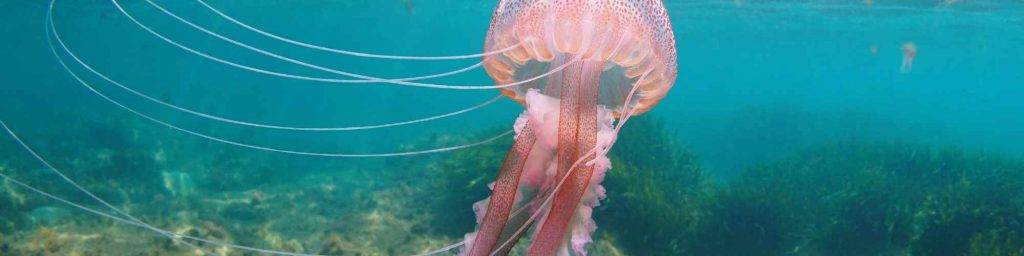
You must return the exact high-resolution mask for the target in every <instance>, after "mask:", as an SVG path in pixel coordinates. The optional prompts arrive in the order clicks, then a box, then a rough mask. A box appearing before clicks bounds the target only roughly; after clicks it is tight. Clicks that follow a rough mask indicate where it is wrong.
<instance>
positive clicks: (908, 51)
mask: <svg viewBox="0 0 1024 256" xmlns="http://www.w3.org/2000/svg"><path fill="white" fill-rule="evenodd" d="M900 49H902V50H903V64H901V65H900V73H910V70H911V69H913V68H914V57H917V44H915V43H914V42H905V43H903V46H902V47H900Z"/></svg>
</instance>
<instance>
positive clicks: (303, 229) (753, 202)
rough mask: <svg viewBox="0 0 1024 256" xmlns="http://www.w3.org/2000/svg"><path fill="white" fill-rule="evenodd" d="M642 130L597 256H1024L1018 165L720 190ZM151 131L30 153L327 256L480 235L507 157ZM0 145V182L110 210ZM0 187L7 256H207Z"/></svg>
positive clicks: (953, 151)
mask: <svg viewBox="0 0 1024 256" xmlns="http://www.w3.org/2000/svg"><path fill="white" fill-rule="evenodd" d="M634 120H635V121H632V122H631V123H630V124H629V125H627V126H626V128H625V129H624V131H623V133H622V135H621V139H620V142H619V143H618V144H617V145H616V148H615V150H614V151H613V152H612V153H611V157H612V160H613V162H614V166H613V169H612V170H611V171H610V172H609V174H608V177H607V178H606V179H605V183H604V185H605V186H606V188H607V190H608V198H607V199H605V200H604V201H602V205H601V206H600V207H598V208H597V209H596V211H595V214H594V216H595V217H596V218H597V223H598V226H599V228H598V231H597V233H596V235H595V238H596V241H597V242H596V243H594V244H592V246H591V247H592V248H591V249H590V252H591V254H592V255H680V254H684V255H686V254H692V255H1024V161H1021V160H1020V159H1013V158H1007V157H1005V156H1001V155H999V154H998V153H982V152H971V151H968V150H963V149H958V148H951V147H942V148H935V147H933V146H925V145H917V144H914V143H910V142H893V141H860V140H854V139H850V140H842V141H834V142H829V143H824V144H821V145H817V146H812V147H809V148H807V149H806V150H804V151H802V152H800V153H797V154H794V155H791V156H786V157H781V160H773V161H769V162H765V163H762V164H758V165H755V166H754V167H751V168H747V169H746V170H745V171H743V172H742V174H740V175H739V176H738V177H736V178H733V179H730V180H728V181H713V179H712V178H711V176H710V175H709V174H708V173H707V172H706V171H705V170H703V169H702V168H701V167H700V165H699V164H698V162H697V158H696V157H697V156H694V155H693V154H691V153H689V152H688V151H687V150H686V149H685V148H684V147H683V146H681V145H680V144H678V143H676V141H677V139H676V138H674V137H673V136H671V135H670V133H669V132H667V131H666V130H665V128H664V127H663V126H661V125H660V124H659V123H658V122H657V121H656V120H654V119H653V118H647V117H642V118H637V119H634ZM140 125H143V124H138V123H132V122H129V121H117V120H102V119H98V120H91V121H89V122H88V123H87V124H84V125H79V126H74V127H73V128H68V129H67V130H65V131H63V132H62V134H64V135H61V136H53V137H52V138H51V139H50V140H48V141H35V142H33V145H36V146H38V147H39V148H38V149H40V151H41V152H46V155H47V157H49V158H50V160H52V161H53V162H55V163H59V164H58V165H59V168H62V170H65V171H66V172H67V173H68V174H69V176H71V177H72V178H73V179H76V180H77V181H79V182H81V183H82V184H84V185H85V186H86V187H87V188H88V189H89V190H91V191H93V192H95V193H96V194H98V195H99V196H100V197H103V198H106V199H108V200H110V201H111V203H113V204H114V205H117V206H120V207H123V208H124V209H127V210H129V211H130V212H131V213H133V214H135V215H136V216H138V217H140V218H141V219H143V220H146V221H148V222H150V223H151V224H153V225H155V226H158V227H161V228H164V229H168V230H172V231H176V232H180V233H184V234H189V235H193V236H197V237H203V238H208V239H215V240H221V241H225V242H229V243H235V244H242V245H247V246H254V247H260V248H267V249H275V250H284V251H294V252H306V253H319V254H332V255H410V254H416V253H422V252H426V251H430V250H432V249H436V248H440V247H443V246H445V245H448V244H451V243H454V242H457V241H459V240H460V239H461V238H462V236H463V235H464V234H465V233H466V232H469V231H471V230H472V229H473V226H474V222H473V220H474V218H473V212H472V209H471V207H470V206H471V204H472V203H473V202H475V201H477V200H480V199H482V198H484V197H485V196H486V195H487V193H488V190H487V187H486V184H487V183H489V182H490V180H491V179H492V178H493V176H494V173H495V172H496V170H497V166H498V165H499V162H500V161H501V159H502V157H503V154H504V152H505V150H506V149H507V147H508V145H509V144H510V143H509V142H508V141H503V142H501V143H494V144H491V145H485V146H481V147H476V148H471V149H467V150H461V151H457V152H454V153H448V154H438V155H432V156H427V157H409V158H390V159H386V160H379V161H368V162H350V161H313V160H312V159H308V158H296V159H291V160H281V159H282V157H280V156H276V155H271V154H266V155H263V154H253V153H252V152H247V151H244V150H236V149H230V148H225V147H224V146H221V145H208V144H205V143H197V142H191V143H186V142H181V141H187V140H181V139H180V137H181V135H170V134H157V133H159V132H154V131H152V130H155V129H136V128H134V127H139V126H140ZM495 130H497V128H496V129H495ZM495 130H490V131H483V132H480V133H479V134H478V135H475V136H472V137H469V138H465V137H459V136H451V135H437V136H432V137H430V138H424V139H423V140H421V141H418V142H415V143H410V144H409V145H406V147H409V148H419V147H425V146H431V145H450V144H451V143H453V142H459V141H472V140H474V139H478V138H483V137H486V136H488V135H489V134H492V133H493V131H495ZM62 136H63V137H62ZM160 138H177V139H160ZM2 142H3V143H5V144H7V145H5V146H3V147H0V151H4V152H0V172H3V173H5V174H8V175H12V176H14V177H17V178H19V179H21V180H23V181H27V182H29V183H31V184H33V185H34V186H37V187H39V188H42V189H45V190H47V191H50V192H53V193H55V194H57V195H60V196H63V197H66V198H69V199H71V200H73V201H76V202H82V203H84V204H85V205H87V206H90V207H93V208H96V209H102V208H101V207H99V205H98V204H96V203H94V202H91V201H89V200H88V198H86V197H85V196H84V195H82V194H80V193H78V192H76V191H74V190H72V188H71V187H70V186H69V185H67V184H65V183H63V181H61V180H59V179H58V178H56V176H54V174H53V173H52V172H50V171H49V170H47V169H40V168H39V164H38V163H37V162H33V161H32V159H31V158H30V156H29V155H27V154H25V153H24V152H22V151H20V149H18V148H16V147H14V146H12V145H14V144H13V142H12V141H10V140H9V139H5V140H2ZM168 159H188V160H187V161H168ZM172 162H173V163H176V164H170V163H172ZM0 190H2V192H0V209H3V210H2V211H0V255H200V253H199V252H198V251H197V250H195V249H190V248H189V247H187V246H183V245H182V244H178V243H177V242H172V241H170V240H168V239H165V238H163V237H160V236H158V235H155V234H154V233H152V232H150V231H147V230H144V229H141V228H137V227H133V226H128V225H123V224H120V223H117V222H114V221H111V220H108V219H103V218H99V217H97V216H95V215H91V214H88V213H85V212H83V211H80V210H78V209H74V208H70V207H67V206H64V205H61V204H59V203H57V202H55V201H52V200H50V199H47V198H44V197H41V196H38V195H36V194H33V193H32V192H30V191H27V190H25V189H22V188H20V187H17V186H15V185H14V184H12V183H11V182H8V181H4V182H0ZM209 248H210V250H211V251H213V252H217V253H218V254H222V255H250V254H252V253H247V252H245V251H240V250H237V249H230V248H226V247H221V246H210V247H209Z"/></svg>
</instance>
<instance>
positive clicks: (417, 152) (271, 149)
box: [51, 48, 512, 158]
mask: <svg viewBox="0 0 1024 256" xmlns="http://www.w3.org/2000/svg"><path fill="white" fill-rule="evenodd" d="M51 50H53V54H54V56H56V57H57V62H58V63H59V64H60V65H61V67H62V68H63V69H64V70H65V71H66V72H67V73H68V74H69V75H71V77H72V78H74V79H75V80H77V81H78V82H79V83H80V84H82V85H83V86H85V87H86V89H88V90H89V91H91V92H92V93H93V94H96V95H97V96H100V98H102V99H104V100H106V101H108V102H110V103H112V104H114V105H115V106H118V107H120V108H122V109H124V110H126V111H128V112H130V113H132V114H135V115H136V116H139V117H142V118H143V119H146V120H149V121H151V122H154V123H157V124H160V125H163V126H166V127H168V128H171V129H174V130H177V131H179V132H184V133H187V134H190V135H193V136H197V137H200V138H203V139H207V140H211V141H215V142H220V143H224V144H229V145H233V146H238V147H243V148H249V149H256V150H262V151H268V152H276V153H284V154H292V155H304V156H318V157H343V158H368V157H393V156H412V155H422V154H431V153H440V152H448V151H453V150H459V149H464V148H470V147H475V146H479V145H483V144H487V143H490V142H492V141H495V140H497V139H499V138H502V137H505V136H506V135H509V134H511V133H512V131H507V132H504V133H502V134H499V135H497V136H494V137H491V138H488V139H485V140H482V141H477V142H473V143H468V144H462V145H455V146H449V147H441V148H433V149H424V150H413V151H401V152H388V153H365V154H355V153H323V152H310V151H298V150H288V149H280V148H274V147H267V146H258V145H252V144H246V143H242V142H237V141H232V140H228V139H223V138H218V137H215V136H211V135H207V134H203V133H199V132H196V131H192V130H189V129H185V128H181V127H178V126H176V125H173V124H171V123H168V122H165V121H162V120H160V119H157V118H154V117H152V116H149V115H146V114H144V113H142V112H139V111H138V110H135V109H134V108H131V107H128V106H126V105H124V104H122V103H120V102H118V101H116V100H114V99H112V98H110V97H109V96H107V95H106V94H103V93H102V92H100V91H99V90H96V88H94V87H93V86H92V85H89V83H88V82H85V80H83V79H82V78H81V77H79V76H78V74H76V73H75V72H74V71H71V68H70V67H68V65H67V63H65V62H64V60H63V59H62V58H61V57H60V55H58V53H57V52H56V49H52V48H51Z"/></svg>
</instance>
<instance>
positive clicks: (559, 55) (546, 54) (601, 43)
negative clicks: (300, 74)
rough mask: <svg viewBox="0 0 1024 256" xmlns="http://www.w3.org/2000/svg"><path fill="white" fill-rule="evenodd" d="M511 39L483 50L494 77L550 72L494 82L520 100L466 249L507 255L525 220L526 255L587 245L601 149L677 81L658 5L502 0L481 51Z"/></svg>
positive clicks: (617, 0) (477, 255) (647, 0)
mask: <svg viewBox="0 0 1024 256" xmlns="http://www.w3.org/2000/svg"><path fill="white" fill-rule="evenodd" d="M508 47H513V48H512V50H509V51H506V52H503V53H502V54H496V55H491V56H487V57H485V58H484V67H485V69H486V71H487V73H488V74H489V75H490V76H491V77H492V78H493V79H494V81H495V82H496V83H497V84H499V85H501V84H512V83H516V82H521V81H524V80H526V79H528V78H533V77H538V76H541V75H542V74H550V75H548V76H545V77H544V78H543V79H536V80H533V81H530V82H528V83H523V84H519V85H516V86H510V87H502V88H501V89H500V90H501V92H502V94H504V95H505V96H507V97H509V98H511V99H513V100H515V101H516V102H519V103H520V104H522V105H523V106H525V107H526V110H525V111H524V112H523V114H522V115H521V116H520V117H519V119H518V120H517V121H516V125H515V130H516V139H515V142H514V143H513V146H512V149H510V150H509V152H508V153H507V155H506V156H505V160H504V162H503V164H502V166H501V169H500V170H499V172H498V177H497V180H496V181H495V183H493V185H492V194H491V197H489V198H488V199H485V200H483V201H480V202H478V203H477V204H475V205H474V207H473V208H474V210H475V211H476V212H477V215H478V216H477V221H478V226H477V229H476V232H474V233H471V234H469V235H467V237H466V247H465V250H464V251H463V254H465V255H471V256H485V255H504V254H507V253H508V252H509V250H510V248H511V247H512V244H514V243H515V242H516V241H517V240H518V239H519V238H520V236H522V234H523V233H524V231H525V229H528V228H531V227H532V228H534V232H533V237H532V239H531V244H530V246H529V249H528V252H527V254H528V255H554V254H560V255H562V254H566V255H568V254H574V255H585V254H586V251H585V250H584V246H585V245H586V244H587V243H588V242H590V241H591V238H590V235H591V233H592V232H593V231H594V229H595V228H596V226H595V225H594V222H593V220H592V219H591V218H590V214H591V212H592V207H594V206H596V205H597V204H598V201H599V200H600V199H601V198H603V195H604V190H603V188H602V187H601V186H600V182H601V180H602V179H603V176H604V172H605V171H607V170H608V169H609V168H610V162H609V160H608V159H607V157H605V156H604V153H606V152H607V150H608V148H610V147H611V145H612V144H613V143H614V141H615V139H616V133H617V131H618V128H620V127H621V125H622V123H623V122H624V121H625V120H627V119H628V118H629V117H630V116H632V115H637V114H641V113H644V112H646V111H649V110H650V109H651V108H652V107H654V106H655V105H657V104H658V102H659V101H660V100H661V99H662V98H664V97H665V95H666V93H667V92H668V91H669V89H670V88H671V87H672V85H673V83H674V81H675V78H676V72H677V66H676V50H675V38H674V35H673V33H672V30H671V25H670V22H669V19H668V15H667V12H666V10H665V8H664V5H663V3H662V2H661V1H660V0H590V1H584V0H554V1H536V0H503V1H501V2H500V3H499V4H498V7H497V8H496V10H495V12H494V16H493V18H492V21H491V26H490V29H489V32H488V36H487V39H486V41H485V51H491V50H492V49H504V48H508ZM616 119H619V120H620V121H619V123H618V124H616V125H615V126H614V127H613V123H614V121H615V120H616ZM513 209H524V210H517V211H515V212H513V211H512V210H513ZM524 212H525V213H524Z"/></svg>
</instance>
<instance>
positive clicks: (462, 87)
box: [111, 0, 571, 90]
mask: <svg viewBox="0 0 1024 256" xmlns="http://www.w3.org/2000/svg"><path fill="white" fill-rule="evenodd" d="M111 2H113V3H114V5H115V7H117V9H118V11H119V12H121V13H122V14H124V15H125V17H126V18H128V19H129V20H130V21H131V22H132V23H134V24H135V25H136V26H138V27H140V28H142V29H143V30H145V31H146V32H148V33H150V34H152V35H154V36H156V37H157V38H159V39H161V40H163V41H165V42H167V43H170V44H171V45H174V46H176V47H178V48H181V49H183V50H185V51H187V52H189V53H192V54H195V55H198V56H200V57H204V58H206V59H210V60H213V61H216V62H219V63H222V64H226V65H229V66H232V67H236V68H241V69H244V70H248V71H253V72H256V73H261V74H266V75H273V76H279V77H285V78H294V79H302V80H310V81H320V82H327V81H324V80H323V79H317V78H310V77H299V76H295V75H289V74H282V73H278V72H273V71H267V70H263V69H258V68H254V67H251V66H246V65H242V64H238V63H235V62H231V61H228V60H224V59H221V58H218V57H215V56H212V55H210V54H207V53H204V52H201V51H198V50H195V49H192V48H190V47H188V46H185V45H183V44H181V43H178V42H177V41H174V40H172V39H170V38H168V37H166V36H164V35H163V34H160V33H159V32H156V30H153V29H152V28H150V27H149V26H146V25H145V24H142V22H140V21H139V20H138V19H136V18H135V17H134V16H132V15H131V14H129V13H128V12H127V11H126V10H125V9H124V8H123V7H122V6H121V5H120V4H119V3H118V2H117V0H111ZM192 25H195V24H192ZM197 27H198V25H195V26H194V27H193V28H197ZM203 31H204V32H207V33H208V34H210V35H213V36H214V37H217V38H220V39H222V40H225V41H227V42H229V43H232V44H235V45H238V46H241V47H243V48H246V49H249V50H251V51H254V52H257V53H260V54H263V55H266V56H269V57H272V58H276V59H279V60H282V61H285V62H289V63H292V64H296V65H300V66H305V67H308V68H311V69H316V70H320V71H324V72H329V73H334V74H338V75H343V76H349V77H354V78H359V79H364V80H371V81H372V82H373V83H384V84H392V85H403V86H410V87H422V88H432V89H451V90H487V89H500V88H507V87H512V86H519V85H524V84H528V83H531V82H533V81H537V80H539V79H542V78H544V77H547V76H550V75H552V74H554V73H557V72H559V71H561V69H563V68H565V67H567V66H568V65H569V64H571V62H570V63H566V64H565V65H562V66H561V67H558V68H554V69H552V70H551V71H549V72H547V73H545V74H541V75H538V76H535V77H531V78H529V79H524V80H522V81H518V82H514V83H507V84H501V85H449V84H436V83H419V82H411V81H399V80H393V79H385V78H379V77H373V76H367V75H361V74H355V73H349V72H344V71H340V70H335V69H331V68H326V67H322V66H317V65H313V64H309V63H305V62H302V61H298V60H295V59H291V58H288V57H284V56H281V55H278V54H274V53H271V52H268V51H265V50H262V49H259V48H256V47H253V46H250V45H247V44H244V43H241V42H238V41H235V40H231V39H230V38H227V37H224V36H222V35H220V34H217V33H215V32H213V31H209V30H206V29H203Z"/></svg>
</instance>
